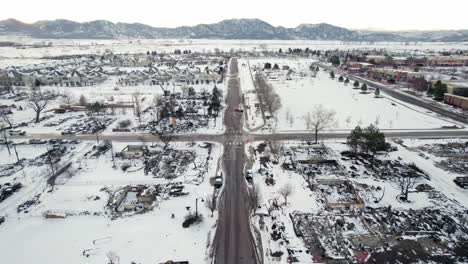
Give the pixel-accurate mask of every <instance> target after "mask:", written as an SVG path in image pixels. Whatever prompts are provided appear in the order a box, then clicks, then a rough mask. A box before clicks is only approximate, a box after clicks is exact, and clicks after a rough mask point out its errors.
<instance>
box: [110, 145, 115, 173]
mask: <svg viewBox="0 0 468 264" xmlns="http://www.w3.org/2000/svg"><path fill="white" fill-rule="evenodd" d="M110 144H111V155H112V164H113V165H112V168H115V158H114V145H113V144H112V141H111V142H110Z"/></svg>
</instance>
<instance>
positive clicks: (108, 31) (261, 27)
mask: <svg viewBox="0 0 468 264" xmlns="http://www.w3.org/2000/svg"><path fill="white" fill-rule="evenodd" d="M0 35H15V36H18V35H19V36H28V37H32V38H52V39H59V38H62V39H120V38H142V39H143V38H146V39H181V38H183V39H265V40H277V39H279V40H296V39H304V40H342V41H447V42H458V41H468V30H441V31H392V32H388V31H371V30H350V29H346V28H343V27H337V26H333V25H330V24H326V23H320V24H301V25H299V26H297V27H295V28H286V27H281V26H278V27H275V26H272V25H270V24H269V23H267V22H265V21H262V20H260V19H228V20H223V21H221V22H218V23H213V24H199V25H196V26H182V27H176V28H163V27H152V26H149V25H145V24H140V23H112V22H110V21H106V20H96V21H90V22H83V23H79V22H75V21H70V20H65V19H58V20H44V21H37V22H35V23H32V24H28V23H23V22H21V21H18V20H15V19H7V20H2V21H0Z"/></svg>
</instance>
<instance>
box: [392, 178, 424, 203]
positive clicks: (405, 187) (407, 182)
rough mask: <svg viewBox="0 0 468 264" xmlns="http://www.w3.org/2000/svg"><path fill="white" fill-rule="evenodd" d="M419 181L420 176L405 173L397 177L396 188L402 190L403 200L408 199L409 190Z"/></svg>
mask: <svg viewBox="0 0 468 264" xmlns="http://www.w3.org/2000/svg"><path fill="white" fill-rule="evenodd" d="M418 182H419V178H418V176H415V175H412V174H409V173H404V174H402V175H400V177H398V178H397V182H396V188H397V189H399V190H400V195H401V196H402V199H403V201H408V193H409V190H410V189H412V188H414V186H415V185H416V183H418Z"/></svg>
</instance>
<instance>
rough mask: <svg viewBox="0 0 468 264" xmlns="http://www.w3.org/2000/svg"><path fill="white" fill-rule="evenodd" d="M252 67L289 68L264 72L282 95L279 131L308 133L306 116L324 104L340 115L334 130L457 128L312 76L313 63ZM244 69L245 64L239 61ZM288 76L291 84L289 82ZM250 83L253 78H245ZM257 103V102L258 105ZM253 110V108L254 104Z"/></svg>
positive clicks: (256, 64) (322, 74) (256, 62)
mask: <svg viewBox="0 0 468 264" xmlns="http://www.w3.org/2000/svg"><path fill="white" fill-rule="evenodd" d="M249 61H250V66H251V67H252V68H256V69H263V67H264V64H265V63H266V62H269V63H271V64H272V65H273V64H275V63H277V64H278V65H279V68H280V69H281V68H282V66H289V68H290V69H291V70H292V71H293V72H292V73H291V74H288V71H287V70H276V71H275V70H269V71H263V73H264V74H265V75H266V76H268V78H267V81H268V82H269V83H270V84H272V85H273V88H274V89H275V91H276V92H277V93H278V94H279V96H280V98H281V102H282V108H281V109H280V110H279V113H278V114H277V120H278V125H277V129H276V130H277V131H279V132H280V131H298V130H302V131H303V130H306V129H307V127H306V124H305V122H304V115H305V114H306V113H307V112H309V111H312V110H313V107H314V105H318V104H321V105H323V106H324V107H326V108H327V109H332V110H334V111H335V112H336V119H337V126H336V127H335V128H334V129H352V128H354V127H355V126H357V125H360V126H367V125H369V124H371V123H372V124H375V125H376V126H378V127H379V128H381V129H433V128H441V127H442V126H453V125H454V124H457V123H456V122H454V121H451V120H449V119H447V118H443V117H440V116H438V115H436V114H435V113H432V112H428V111H427V110H425V109H422V108H419V107H416V106H412V105H409V104H406V103H403V102H401V101H399V100H396V99H394V98H392V97H390V96H388V95H386V94H385V93H383V92H381V96H382V97H383V98H375V97H374V93H373V90H370V91H369V93H367V94H363V93H361V90H360V89H353V87H352V84H351V83H350V84H348V85H345V84H344V83H343V82H339V81H338V77H339V76H338V75H336V78H335V79H331V78H330V73H329V72H326V71H323V70H320V71H319V72H318V73H317V76H316V77H313V76H312V73H311V71H310V70H309V66H310V65H311V64H312V63H313V62H314V60H313V59H281V58H262V59H250V60H249ZM239 63H240V64H241V65H242V64H243V63H246V61H245V60H241V61H239ZM244 68H245V67H241V74H242V75H241V76H243V77H245V76H248V71H247V70H245V71H244ZM288 76H289V77H290V80H287V78H288ZM244 79H245V82H248V81H249V80H251V79H249V78H244ZM244 88H245V89H246V90H244V91H248V90H250V89H251V85H250V86H249V85H247V84H245V83H244V85H242V89H244ZM254 102H255V101H254ZM251 107H253V106H252V104H251Z"/></svg>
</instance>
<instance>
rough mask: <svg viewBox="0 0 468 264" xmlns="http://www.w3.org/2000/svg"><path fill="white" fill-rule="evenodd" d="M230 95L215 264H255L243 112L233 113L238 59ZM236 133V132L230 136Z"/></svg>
mask: <svg viewBox="0 0 468 264" xmlns="http://www.w3.org/2000/svg"><path fill="white" fill-rule="evenodd" d="M230 72H231V75H233V76H232V77H231V78H230V79H229V83H228V94H227V105H228V106H227V109H226V111H225V115H224V123H225V125H226V131H228V132H227V133H226V134H225V143H224V155H223V164H224V168H225V176H224V190H223V192H222V197H221V203H220V207H219V219H218V228H217V230H216V235H215V242H214V245H215V263H217V264H218V263H219V264H256V263H257V261H256V252H255V245H254V242H253V241H254V240H253V236H252V234H251V232H250V217H249V206H248V200H247V197H248V191H247V185H246V183H245V180H244V164H245V153H244V141H243V139H242V135H241V134H240V133H242V124H241V118H242V113H238V112H235V111H234V108H235V107H237V106H239V105H240V102H241V98H240V82H239V78H238V76H237V72H238V68H237V60H236V59H235V58H234V59H232V60H231V65H230ZM229 131H235V133H229Z"/></svg>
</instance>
